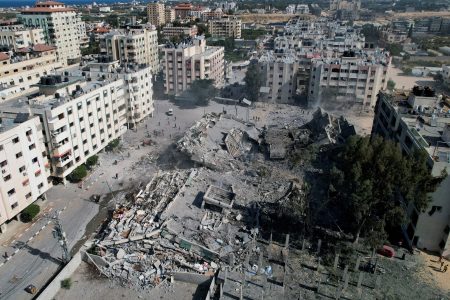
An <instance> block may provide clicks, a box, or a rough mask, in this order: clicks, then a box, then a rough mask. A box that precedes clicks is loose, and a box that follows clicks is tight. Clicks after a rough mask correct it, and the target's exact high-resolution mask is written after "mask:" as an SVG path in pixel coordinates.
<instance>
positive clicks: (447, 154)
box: [372, 87, 450, 258]
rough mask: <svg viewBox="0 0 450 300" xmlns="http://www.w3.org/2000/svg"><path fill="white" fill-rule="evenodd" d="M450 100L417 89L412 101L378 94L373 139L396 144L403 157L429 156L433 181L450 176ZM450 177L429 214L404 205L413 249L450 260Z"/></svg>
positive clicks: (405, 227) (410, 97) (433, 200)
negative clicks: (423, 153) (420, 152)
mask: <svg viewBox="0 0 450 300" xmlns="http://www.w3.org/2000/svg"><path fill="white" fill-rule="evenodd" d="M449 111H450V101H449V99H448V98H442V96H437V95H435V93H434V91H432V90H431V89H428V88H418V87H415V88H414V89H413V91H411V92H410V93H409V95H408V96H405V95H404V94H402V95H400V94H387V93H380V94H379V96H378V101H377V104H376V107H375V116H374V122H373V127H372V134H377V135H380V136H382V137H384V138H386V139H391V140H394V141H395V142H397V143H398V144H399V146H400V147H401V148H402V150H403V153H405V154H407V155H413V153H414V152H415V151H417V150H419V151H425V152H426V153H427V154H428V161H427V164H428V166H429V170H430V174H431V175H432V176H436V177H437V176H442V174H443V173H442V172H443V171H444V170H446V173H447V174H450V117H449V113H448V112H449ZM449 194H450V176H449V175H446V176H445V178H444V179H443V181H442V182H441V183H440V184H439V186H438V187H437V189H436V191H435V192H433V193H431V194H430V195H429V196H430V198H431V202H430V203H429V205H428V208H427V209H426V210H425V211H420V210H418V209H417V208H416V207H415V205H414V204H413V203H409V205H406V203H405V209H406V213H407V216H408V220H407V222H406V223H405V224H403V226H402V227H403V230H404V232H405V235H404V236H405V237H407V242H408V244H409V245H410V246H413V247H417V248H420V249H426V250H428V251H433V252H438V253H440V254H441V255H442V256H444V257H447V258H449V257H450V236H449V234H450V219H449V215H450V201H449V196H448V195H449Z"/></svg>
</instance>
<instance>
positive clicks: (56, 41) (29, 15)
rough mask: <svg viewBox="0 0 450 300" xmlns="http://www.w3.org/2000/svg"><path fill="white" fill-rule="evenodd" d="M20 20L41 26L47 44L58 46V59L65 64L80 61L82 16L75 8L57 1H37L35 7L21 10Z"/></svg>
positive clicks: (25, 23)
mask: <svg viewBox="0 0 450 300" xmlns="http://www.w3.org/2000/svg"><path fill="white" fill-rule="evenodd" d="M19 20H20V21H21V22H22V23H23V24H24V25H25V26H26V27H32V28H41V29H42V30H43V31H44V37H45V41H46V43H47V44H50V45H54V46H56V47H57V56H58V60H59V61H60V62H61V63H63V64H72V63H76V62H78V61H79V59H80V57H81V52H80V38H81V37H80V23H81V19H80V16H79V15H78V14H77V12H76V11H75V9H72V8H69V7H66V6H65V5H64V4H63V3H60V2H55V1H45V2H37V3H36V6H35V7H32V8H28V9H25V10H23V11H21V12H20V15H19Z"/></svg>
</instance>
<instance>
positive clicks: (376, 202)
mask: <svg viewBox="0 0 450 300" xmlns="http://www.w3.org/2000/svg"><path fill="white" fill-rule="evenodd" d="M427 158H428V157H427V154H426V153H425V152H424V151H416V152H414V153H413V154H412V155H410V156H404V155H403V154H402V151H401V149H400V147H399V146H398V144H395V143H394V142H392V141H385V140H383V139H382V138H381V137H379V136H374V137H372V138H370V137H360V136H353V137H350V138H349V139H348V140H347V143H346V145H345V146H344V147H343V148H342V149H341V150H340V152H339V154H338V156H337V159H336V162H335V166H334V167H333V168H332V170H331V184H330V189H329V192H330V197H332V200H334V201H335V202H338V205H340V207H342V208H343V209H344V215H345V220H350V223H348V224H343V225H347V228H348V229H349V230H350V231H351V232H352V233H353V235H354V242H355V243H357V242H358V239H359V237H360V235H361V234H365V235H366V237H367V239H368V242H369V243H370V244H371V246H374V245H376V244H380V243H381V242H382V240H380V239H382V238H383V237H385V236H386V231H387V229H388V228H395V227H397V226H399V225H400V224H402V223H404V220H405V217H406V216H405V211H404V208H403V204H406V205H408V204H409V203H413V204H414V205H415V206H416V208H417V209H418V210H419V211H423V210H424V209H426V207H427V206H428V204H429V201H430V199H429V193H431V192H433V191H434V190H435V189H436V187H437V186H438V185H439V183H440V182H441V181H442V179H443V176H441V177H438V178H435V177H433V176H432V175H431V174H430V170H429V168H428V166H427ZM402 202H403V204H402Z"/></svg>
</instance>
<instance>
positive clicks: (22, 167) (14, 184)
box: [0, 113, 52, 232]
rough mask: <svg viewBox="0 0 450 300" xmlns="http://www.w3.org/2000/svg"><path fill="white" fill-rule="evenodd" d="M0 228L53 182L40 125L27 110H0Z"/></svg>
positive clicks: (38, 196)
mask: <svg viewBox="0 0 450 300" xmlns="http://www.w3.org/2000/svg"><path fill="white" fill-rule="evenodd" d="M0 125H1V127H0V169H1V178H0V231H1V232H4V231H5V230H6V226H7V225H6V222H7V221H9V220H11V219H13V218H14V217H16V216H17V215H18V214H19V213H20V212H21V211H22V210H23V209H24V208H25V207H27V206H28V205H30V204H31V203H33V202H34V201H36V200H37V199H38V198H40V197H43V198H45V192H46V191H47V190H48V189H49V188H50V187H51V186H52V184H51V180H50V164H49V162H48V160H47V153H46V149H45V146H44V143H43V139H44V137H43V135H42V125H41V123H40V121H39V118H38V117H37V116H32V115H29V114H28V113H23V114H17V115H9V114H6V113H1V114H0Z"/></svg>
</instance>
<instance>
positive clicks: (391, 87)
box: [387, 79, 395, 91]
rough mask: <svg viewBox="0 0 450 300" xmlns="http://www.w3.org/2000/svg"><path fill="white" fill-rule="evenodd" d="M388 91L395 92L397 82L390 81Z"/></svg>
mask: <svg viewBox="0 0 450 300" xmlns="http://www.w3.org/2000/svg"><path fill="white" fill-rule="evenodd" d="M387 89H388V90H390V91H393V90H394V89H395V81H394V80H392V79H389V80H388V82H387Z"/></svg>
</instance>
